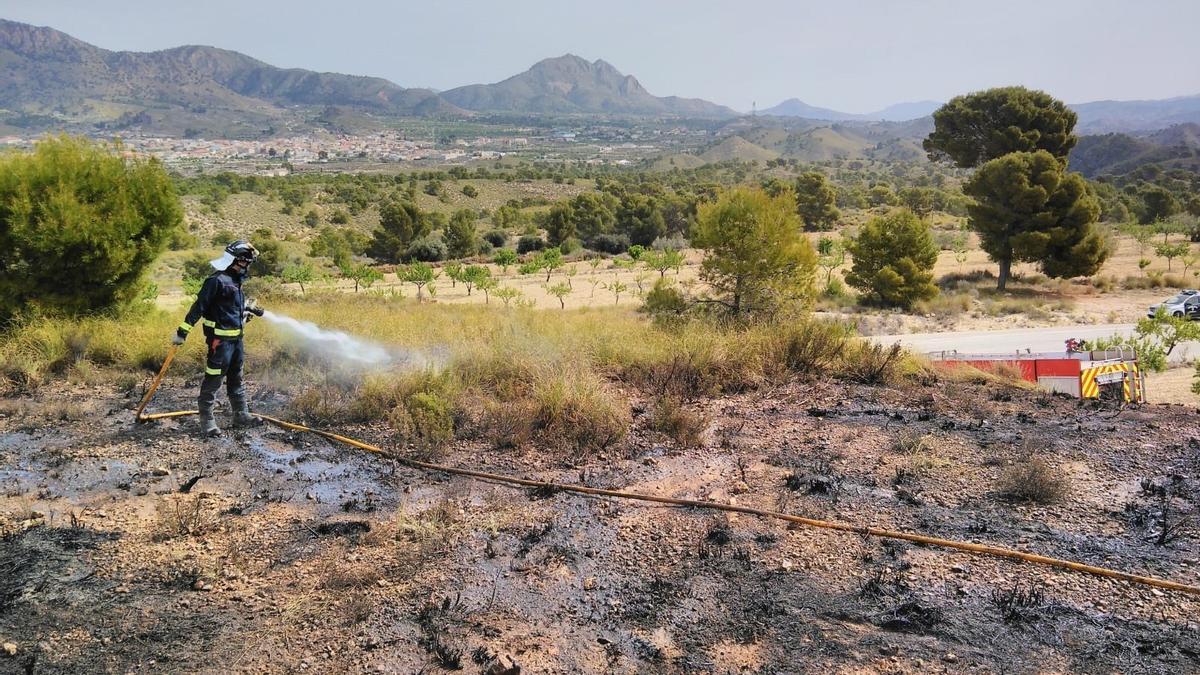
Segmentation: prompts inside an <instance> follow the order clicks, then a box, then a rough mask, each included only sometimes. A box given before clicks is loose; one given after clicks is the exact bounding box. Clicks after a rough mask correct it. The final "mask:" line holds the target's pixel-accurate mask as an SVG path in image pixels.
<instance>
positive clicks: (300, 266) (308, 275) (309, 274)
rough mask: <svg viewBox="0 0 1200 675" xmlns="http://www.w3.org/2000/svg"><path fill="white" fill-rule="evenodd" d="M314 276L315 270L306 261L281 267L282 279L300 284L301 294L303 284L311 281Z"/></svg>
mask: <svg viewBox="0 0 1200 675" xmlns="http://www.w3.org/2000/svg"><path fill="white" fill-rule="evenodd" d="M316 276H317V275H316V270H314V269H313V266H312V264H311V263H307V262H300V263H294V264H292V265H288V266H287V267H285V268H283V280H284V281H285V282H287V283H289V284H300V294H301V295H304V284H309V283H312V281H313V279H315V278H316Z"/></svg>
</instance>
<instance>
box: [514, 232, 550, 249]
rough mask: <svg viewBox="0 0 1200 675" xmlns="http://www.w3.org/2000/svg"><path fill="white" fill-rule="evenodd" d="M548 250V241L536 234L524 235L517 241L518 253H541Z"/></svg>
mask: <svg viewBox="0 0 1200 675" xmlns="http://www.w3.org/2000/svg"><path fill="white" fill-rule="evenodd" d="M544 248H546V240H545V239H542V238H541V237H539V236H537V235H536V234H526V235H522V236H521V238H520V239H518V240H517V253H520V254H525V253H529V252H531V251H540V250H542V249H544Z"/></svg>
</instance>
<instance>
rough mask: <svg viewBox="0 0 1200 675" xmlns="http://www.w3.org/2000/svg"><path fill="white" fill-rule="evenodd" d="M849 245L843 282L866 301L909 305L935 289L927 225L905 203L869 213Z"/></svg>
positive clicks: (933, 247)
mask: <svg viewBox="0 0 1200 675" xmlns="http://www.w3.org/2000/svg"><path fill="white" fill-rule="evenodd" d="M849 250H850V255H851V256H852V257H853V258H854V263H853V265H852V266H851V268H850V273H849V274H847V275H846V282H847V283H848V284H850V285H851V286H853V287H855V288H857V289H858V290H859V291H860V292H861V293H862V298H863V300H865V301H866V302H868V303H871V304H876V305H882V306H884V307H903V308H908V307H912V306H913V303H915V302H917V301H918V300H928V299H929V298H932V297H933V296H935V295H937V292H938V289H937V286H935V285H934V283H933V266H934V264H935V263H937V258H938V247H937V245H936V244H934V243H933V235H932V234H931V233H930V232H929V225H928V224H927V223H925V221H923V220H921V219H920V218H918V217H917V216H916V214H914V213H913V212H912V211H910V210H908V209H907V208H905V209H896V210H895V211H892V212H891V213H889V214H887V215H886V216H882V217H880V218H874V219H872V220H871V221H870V222H868V223H867V224H866V225H864V226H863V228H862V230H860V231H859V233H858V236H857V237H855V238H853V239H851V240H850V245H849Z"/></svg>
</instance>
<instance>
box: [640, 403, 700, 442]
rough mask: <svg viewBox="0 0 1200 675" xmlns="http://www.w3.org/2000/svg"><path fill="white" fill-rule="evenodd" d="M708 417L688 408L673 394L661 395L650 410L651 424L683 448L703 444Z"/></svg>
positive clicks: (655, 429)
mask: <svg viewBox="0 0 1200 675" xmlns="http://www.w3.org/2000/svg"><path fill="white" fill-rule="evenodd" d="M708 424H709V422H708V419H707V418H706V417H705V416H704V415H702V414H700V413H698V412H693V411H690V410H688V409H687V408H686V407H684V405H683V403H682V402H681V401H680V400H679V399H677V398H674V397H672V396H661V397H659V398H658V399H656V400H655V401H654V405H653V407H652V409H651V410H650V419H649V426H650V428H651V429H653V430H654V431H657V432H659V433H661V434H664V435H666V436H667V437H669V438H670V439H671V440H673V441H675V443H676V444H678V445H679V446H680V447H682V448H696V447H700V446H701V445H702V444H703V439H704V431H705V430H706V429H707V428H708Z"/></svg>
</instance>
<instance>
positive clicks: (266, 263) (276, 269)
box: [251, 230, 287, 277]
mask: <svg viewBox="0 0 1200 675" xmlns="http://www.w3.org/2000/svg"><path fill="white" fill-rule="evenodd" d="M262 234H264V233H261V232H256V233H255V238H254V241H253V242H251V243H253V244H254V248H257V249H258V260H257V261H255V263H254V267H253V268H252V270H251V271H252V272H255V273H256V274H260V275H264V276H269V277H277V276H280V275H282V274H283V268H284V266H285V265H286V264H287V262H286V261H285V260H284V257H283V245H282V244H280V243H279V240H278V239H276V238H275V237H273V236H271V233H270V231H269V230H268V231H267V232H266V233H265V235H266V236H259V235H262Z"/></svg>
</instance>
